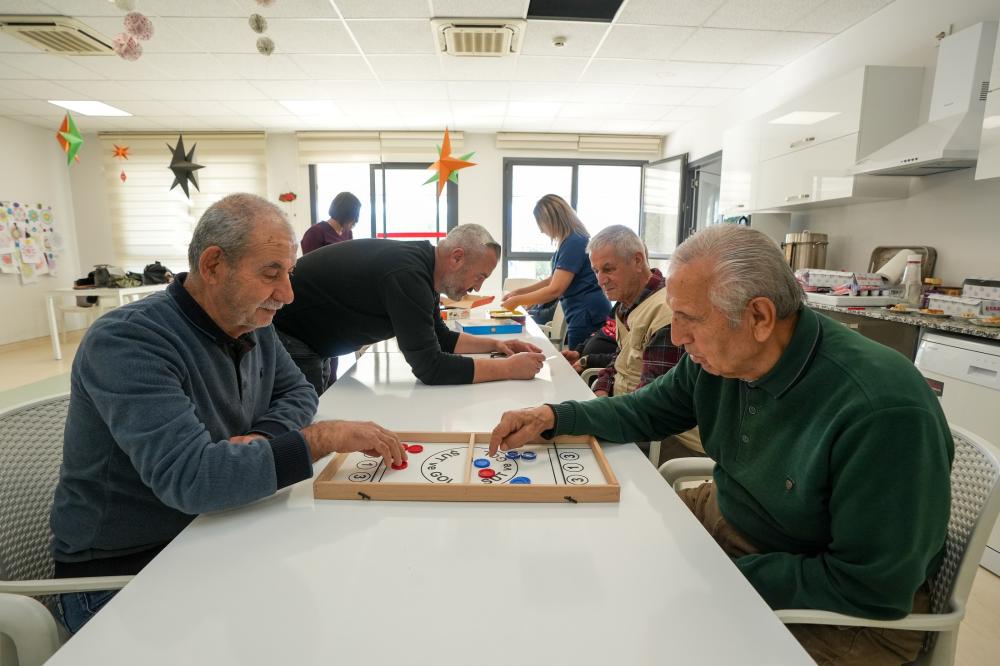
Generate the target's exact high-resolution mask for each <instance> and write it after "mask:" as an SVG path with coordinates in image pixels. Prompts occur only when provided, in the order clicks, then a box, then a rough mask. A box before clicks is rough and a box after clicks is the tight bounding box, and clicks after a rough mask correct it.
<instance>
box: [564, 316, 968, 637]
mask: <svg viewBox="0 0 1000 666" xmlns="http://www.w3.org/2000/svg"><path fill="white" fill-rule="evenodd" d="M553 408H554V409H555V412H556V427H555V428H554V433H555V434H584V433H591V434H594V435H595V436H597V437H598V438H601V439H605V440H608V441H612V442H631V441H641V440H653V439H660V438H662V437H664V436H666V435H671V434H675V433H679V432H683V431H685V430H687V429H689V428H691V427H693V426H694V425H696V424H697V425H698V426H699V427H700V428H701V439H702V442H703V443H704V445H705V451H706V453H708V455H709V456H711V457H712V459H713V460H715V461H716V463H717V464H716V466H715V471H714V478H715V483H716V484H717V487H718V497H719V508H720V509H721V511H722V514H723V515H724V516H725V518H726V520H727V521H728V522H729V523H730V524H731V525H732V526H733V527H735V528H736V529H738V530H739V531H740V532H742V533H743V534H744V535H745V536H746V537H747V538H749V539H750V541H751V542H753V543H754V544H756V545H757V546H758V547H759V548H760V550H761V554H757V555H747V556H745V557H741V558H738V559H737V560H736V564H737V566H738V567H739V568H740V570H741V571H742V572H743V574H744V575H745V576H746V577H747V578H748V579H749V580H750V582H751V583H752V584H753V586H754V587H755V588H756V589H757V591H758V592H759V593H760V594H761V596H762V597H763V598H764V599H765V600H766V601H767V602H768V604H770V606H771V607H772V608H775V609H778V608H814V609H820V610H830V611H837V612H841V613H849V614H852V615H860V616H864V617H869V618H876V619H895V618H899V617H902V616H904V615H906V614H907V613H908V612H910V610H911V607H912V602H913V596H914V594H915V593H916V590H917V588H918V587H919V586H920V585H921V584H922V583H923V582H924V581H925V580H926V579H927V578H928V577H929V576H930V575H931V574H933V573H934V572H935V571H936V570H937V567H938V566H939V564H940V562H941V559H942V557H943V555H944V542H945V536H946V526H947V522H948V512H949V489H950V485H949V475H950V469H951V460H952V457H953V456H954V444H953V442H952V439H951V434H950V432H949V430H948V423H947V421H946V420H945V417H944V414H943V413H942V411H941V407H940V405H939V404H938V400H937V398H936V397H935V396H934V394H933V393H932V392H931V391H930V389H929V388H928V386H927V384H926V382H925V381H924V379H923V377H921V375H920V373H919V372H917V370H916V368H914V366H913V365H912V364H911V363H910V362H909V361H908V360H907V359H906V358H904V357H903V356H902V355H900V354H899V353H898V352H895V351H893V350H891V349H889V348H888V347H884V346H882V345H880V344H878V343H876V342H872V341H871V340H868V339H866V338H864V337H862V336H860V335H858V334H857V333H855V332H853V331H850V330H849V329H847V328H846V327H844V326H842V325H841V324H839V323H837V322H834V321H833V320H831V319H828V318H826V317H823V316H821V315H818V314H816V313H815V312H813V311H812V310H810V309H808V308H803V309H801V310H800V312H799V319H798V322H797V325H796V329H795V332H794V334H793V336H792V340H791V342H790V344H789V346H788V348H787V349H786V350H785V352H784V354H783V355H782V356H781V358H780V359H779V361H778V363H777V364H776V365H775V366H774V367H773V368H772V369H771V370H770V371H769V372H768V373H767V375H765V376H764V377H762V378H761V379H759V380H757V381H755V382H749V383H748V382H744V381H740V380H737V379H725V378H722V377H718V376H715V375H711V374H709V373H707V372H705V371H704V370H702V369H701V367H699V366H698V365H696V364H694V363H692V362H691V360H690V358H689V357H687V356H685V357H684V358H683V359H682V360H681V362H680V363H679V364H678V365H677V366H676V367H675V368H673V370H671V371H670V372H669V373H668V374H666V375H663V376H662V377H659V378H658V379H657V380H655V381H654V382H652V383H651V384H649V385H648V386H646V387H644V388H642V389H639V390H638V391H636V392H635V393H632V394H629V395H624V396H620V397H613V398H603V399H598V400H592V401H588V402H564V403H561V404H559V405H553Z"/></svg>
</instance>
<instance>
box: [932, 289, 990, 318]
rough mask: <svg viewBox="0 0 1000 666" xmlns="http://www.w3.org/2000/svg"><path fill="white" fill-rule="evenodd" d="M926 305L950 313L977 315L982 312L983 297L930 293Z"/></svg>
mask: <svg viewBox="0 0 1000 666" xmlns="http://www.w3.org/2000/svg"><path fill="white" fill-rule="evenodd" d="M927 307H929V308H933V309H935V310H941V311H942V312H944V313H945V314H950V315H957V316H973V317H979V316H981V315H982V314H983V299H981V298H965V297H963V296H944V295H942V294H930V295H929V296H928V297H927Z"/></svg>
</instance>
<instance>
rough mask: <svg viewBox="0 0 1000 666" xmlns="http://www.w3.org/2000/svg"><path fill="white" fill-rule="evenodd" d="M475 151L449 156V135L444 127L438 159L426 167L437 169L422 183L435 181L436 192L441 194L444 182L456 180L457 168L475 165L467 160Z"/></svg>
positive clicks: (454, 181)
mask: <svg viewBox="0 0 1000 666" xmlns="http://www.w3.org/2000/svg"><path fill="white" fill-rule="evenodd" d="M474 154H475V153H474V152H472V153H468V154H466V155H462V156H461V157H457V158H456V157H452V156H451V136H449V134H448V128H447V127H446V128H444V140H442V141H441V148H440V149H439V151H438V160H437V162H435V163H434V164H432V165H430V166H429V167H427V168H428V169H432V170H434V171H437V173H436V174H434V175H433V176H431V177H430V178H428V179H427V180H425V181H424V185H426V184H427V183H431V182H433V181H435V180H436V181H437V184H438V185H437V193H438V196H439V197H440V196H441V191H442V190H443V189H444V186H445V183H447V182H448V181H449V180H450V181H451V182H453V183H457V182H458V174H457V173H456V172H457V171H458V170H459V169H464V168H465V167H470V166H476V163H475V162H467V161H466V160H468V159H469V158H470V157H472V156H473V155H474Z"/></svg>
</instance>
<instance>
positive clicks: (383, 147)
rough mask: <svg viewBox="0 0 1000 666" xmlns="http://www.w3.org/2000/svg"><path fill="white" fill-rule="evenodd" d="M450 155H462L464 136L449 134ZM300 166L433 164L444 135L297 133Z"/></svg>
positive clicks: (417, 133) (438, 133) (441, 133)
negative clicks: (360, 163)
mask: <svg viewBox="0 0 1000 666" xmlns="http://www.w3.org/2000/svg"><path fill="white" fill-rule="evenodd" d="M448 135H449V137H450V139H451V154H452V155H454V156H456V157H458V156H460V155H461V154H462V144H463V142H464V138H465V137H464V135H463V133H462V132H449V133H448ZM295 136H296V140H297V142H298V149H299V163H300V164H324V163H328V162H365V163H367V164H379V163H383V162H424V161H426V162H427V163H428V164H430V163H431V162H433V161H434V157H435V156H436V155H437V148H436V146H440V145H441V139H442V138H443V137H444V132H298V133H297V134H296V135H295Z"/></svg>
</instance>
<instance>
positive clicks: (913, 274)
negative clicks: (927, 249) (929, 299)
mask: <svg viewBox="0 0 1000 666" xmlns="http://www.w3.org/2000/svg"><path fill="white" fill-rule="evenodd" d="M899 286H900V287H902V288H903V302H904V303H906V304H907V305H909V306H910V307H913V308H917V307H920V297H921V296H922V295H923V286H922V285H921V282H920V255H919V254H911V255H910V256H908V257H907V258H906V268H904V269H903V279H902V280H900V282H899Z"/></svg>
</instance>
